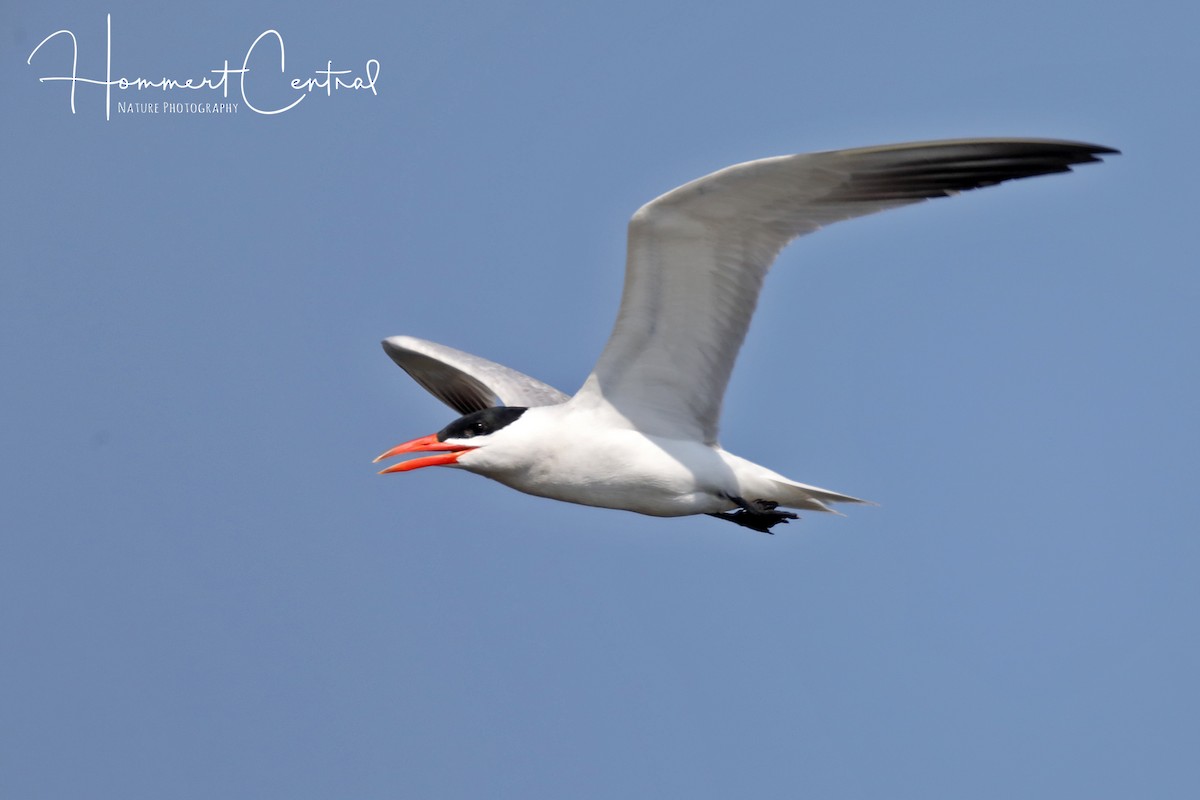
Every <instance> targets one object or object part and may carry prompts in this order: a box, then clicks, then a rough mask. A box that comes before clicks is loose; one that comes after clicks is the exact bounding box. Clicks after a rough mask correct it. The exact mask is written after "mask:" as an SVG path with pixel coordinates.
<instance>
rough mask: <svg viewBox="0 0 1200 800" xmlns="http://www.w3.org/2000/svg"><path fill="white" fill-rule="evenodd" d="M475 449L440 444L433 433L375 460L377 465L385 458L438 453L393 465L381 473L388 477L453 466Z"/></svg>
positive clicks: (401, 445)
mask: <svg viewBox="0 0 1200 800" xmlns="http://www.w3.org/2000/svg"><path fill="white" fill-rule="evenodd" d="M475 449H476V448H474V447H467V446H466V445H461V444H446V443H445V442H439V441H438V438H437V434H436V433H431V434H429V435H428V436H422V437H421V438H420V439H413V440H412V441H411V442H405V443H404V444H398V445H396V446H395V447H393V448H392V449H391V450H388V451H387V452H386V453H384V454H383V455H381V456H380V457H379V458H377V459H375V463H379V462H380V461H383V460H384V459H385V458H391V457H393V456H399V455H403V454H405V453H438V455H436V456H426V457H425V458H414V459H412V460H410V461H401V462H400V463H399V464H392V465H391V466H390V467H388V468H387V469H383V470H380V471H379V474H380V475H386V474H387V473H389V472H408V471H409V470H413V469H420V468H421V467H444V466H446V465H448V464H453V463H454V462H456V461H458V459H459V456H461V455H462V454H463V453H465V452H468V451H470V450H475Z"/></svg>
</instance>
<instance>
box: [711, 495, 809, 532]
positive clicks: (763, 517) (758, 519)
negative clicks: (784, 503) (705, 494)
mask: <svg viewBox="0 0 1200 800" xmlns="http://www.w3.org/2000/svg"><path fill="white" fill-rule="evenodd" d="M729 499H730V500H732V501H733V502H735V503H737V504H738V506H739V508H738V510H737V511H720V512H717V513H715V514H709V516H710V517H716V518H717V519H725V520H729V521H730V522H732V523H734V524H737V525H741V526H742V527H744V528H749V529H750V530H754V531H758V532H759V533H771V528H772V526H775V525H778V524H779V523H781V522H787V521H788V520H790V519H800V515H799V514H793V513H792V512H791V511H776V510H775V509H777V508H778V507H779V503H776V502H775V501H774V500H755V501H754V502H747V501H746V500H744V499H742V498H741V497H730V498H729Z"/></svg>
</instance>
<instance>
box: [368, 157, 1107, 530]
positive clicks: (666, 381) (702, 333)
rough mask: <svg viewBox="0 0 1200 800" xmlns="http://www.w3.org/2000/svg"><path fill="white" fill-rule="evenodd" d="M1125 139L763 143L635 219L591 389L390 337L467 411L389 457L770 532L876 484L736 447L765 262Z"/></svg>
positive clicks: (391, 345)
mask: <svg viewBox="0 0 1200 800" xmlns="http://www.w3.org/2000/svg"><path fill="white" fill-rule="evenodd" d="M1117 152H1118V151H1117V150H1113V149H1112V148H1108V147H1101V146H1099V145H1094V144H1085V143H1083V142H1071V141H1061V140H1053V139H1024V138H987V139H956V140H945V141H933V142H914V143H907V144H894V145H885V146H882V147H863V148H854V149H848V150H834V151H827V152H819V153H805V154H800V155H790V156H779V157H776V158H764V159H760V160H757V161H749V162H746V163H743V164H736V165H734V166H731V167H727V168H725V169H722V170H719V171H717V172H714V173H712V174H710V175H707V176H705V177H703V178H699V179H697V180H694V181H692V182H690V183H687V184H684V185H683V186H680V187H679V188H677V189H673V190H671V191H669V192H667V193H666V194H664V195H662V196H661V197H658V198H656V199H654V200H652V201H650V202H649V203H647V204H646V205H644V206H642V208H640V209H639V210H638V211H637V213H635V214H634V215H633V218H632V219H631V220H630V223H629V233H628V251H627V260H626V267H625V287H624V292H623V294H622V297H621V307H620V311H619V312H618V314H617V321H616V325H615V326H614V328H613V332H612V335H611V336H610V338H609V340H608V343H607V345H606V346H605V348H604V351H603V352H602V353H601V355H600V359H599V361H598V362H597V363H596V366H595V368H594V369H593V370H592V372H591V374H590V375H588V377H587V379H586V380H585V381H584V383H583V386H582V387H581V388H580V389H579V391H577V392H576V393H575V394H574V395H572V396H568V395H566V394H564V393H563V392H560V391H559V390H557V389H555V388H553V387H552V386H549V385H547V384H545V383H542V382H541V381H539V380H536V379H535V378H531V377H529V376H528V375H524V374H522V373H520V372H517V371H516V370H513V369H510V368H508V367H505V366H502V365H500V364H497V363H495V362H492V361H488V360H487V359H484V358H480V357H479V356H475V355H471V354H469V353H465V352H462V351H461V350H456V349H454V348H451V347H447V346H445V345H440V344H435V343H433V342H428V341H425V340H422V339H417V338H414V337H411V336H393V337H391V338H388V339H385V340H384V342H383V347H384V350H385V351H386V352H387V354H388V355H389V356H390V357H391V358H392V360H393V361H395V362H396V363H397V364H398V365H399V366H400V367H402V368H403V369H404V370H405V371H406V372H408V374H409V375H410V376H412V378H413V379H415V380H416V382H417V383H419V384H420V385H421V386H423V387H424V388H425V389H427V390H428V391H429V392H430V393H432V394H433V395H434V396H435V397H437V398H438V399H440V400H442V401H443V402H444V403H446V404H447V405H449V406H450V407H452V408H453V409H454V410H455V411H457V412H458V413H459V414H461V415H463V416H461V417H459V418H458V419H456V420H454V421H453V422H451V423H450V424H449V425H447V426H446V427H445V428H443V429H442V430H440V431H438V432H437V433H433V434H430V435H428V436H423V437H421V438H418V439H413V440H412V441H409V442H405V443H404V444H401V445H398V446H396V447H393V448H392V449H391V450H388V451H387V452H386V453H384V454H383V455H381V456H379V458H377V459H375V460H376V462H378V461H381V460H383V459H388V458H393V457H395V456H399V455H404V454H408V453H431V454H433V455H426V456H422V457H418V458H415V459H411V460H407V461H401V462H398V463H396V464H394V465H392V466H389V467H387V468H386V469H384V470H382V472H381V474H383V473H392V472H407V471H410V470H416V469H421V468H423V467H432V466H441V467H454V468H457V469H464V470H467V471H468V472H474V473H476V474H479V475H483V476H485V477H488V478H491V479H493V480H496V481H499V482H500V483H502V484H504V485H506V486H509V487H511V488H513V489H517V490H518V491H521V492H525V493H527V494H531V495H537V496H540V497H548V498H552V499H555V500H563V501H566V502H569V503H579V504H582V505H588V506H598V507H602V508H613V509H624V510H626V511H634V512H637V513H639V514H648V515H652V516H659V517H674V516H685V515H691V514H708V515H710V516H714V517H717V518H719V519H723V520H728V521H730V522H734V523H736V524H738V525H742V526H745V527H747V528H750V529H752V530H755V531H762V532H765V533H770V532H771V528H772V527H773V526H774V525H776V524H778V523H781V522H787V521H788V520H791V519H796V518H797V517H798V515H797V514H796V513H794V512H793V511H790V510H788V509H796V510H801V511H803V510H810V511H833V509H832V508H831V507H830V504H833V503H862V502H865V501H863V500H860V499H858V498H856V497H851V496H850V495H846V494H841V493H839V492H834V491H830V490H828V489H821V488H819V487H816V486H810V485H808V484H804V483H799V482H797V481H794V480H791V479H789V478H785V477H783V476H782V475H780V474H778V473H776V472H773V471H772V470H769V469H767V468H766V467H763V466H759V465H758V464H755V463H753V462H750V461H748V460H746V459H744V458H740V457H738V456H736V455H734V454H732V453H730V452H728V451H726V450H725V449H723V448H722V447H721V445H720V444H719V443H718V441H717V427H718V421H719V418H720V413H721V403H722V399H723V397H724V395H725V387H726V385H727V384H728V382H729V375H730V372H731V371H732V369H733V364H734V361H735V359H736V358H737V354H738V350H739V349H740V348H741V346H742V340H743V339H744V338H745V336H746V331H747V329H748V328H749V326H750V318H751V316H752V315H753V313H754V308H755V305H756V304H757V302H758V296H759V293H760V290H761V289H762V284H763V279H764V277H765V276H766V274H767V270H768V269H769V268H770V266H771V264H772V262H774V260H775V258H776V256H777V255H778V254H779V252H780V251H781V250H782V249H783V248H784V246H785V245H787V244H788V243H789V242H790V241H791V240H792V239H794V238H796V237H798V236H802V235H804V234H807V233H812V232H813V231H815V230H817V229H818V228H821V227H823V226H825V225H829V224H831V223H834V222H839V221H841V220H846V219H852V218H854V217H861V216H864V215H866V214H873V213H875V212H877V211H884V210H887V209H889V208H898V207H900V206H905V205H909V204H912V203H918V202H921V201H923V200H927V199H930V198H935V197H946V196H950V195H953V194H957V193H959V192H962V191H966V190H969V189H977V188H980V187H984V186H992V185H995V184H998V183H1002V182H1004V181H1008V180H1015V179H1018V178H1028V177H1032V176H1035V175H1044V174H1048V173H1055V172H1070V171H1071V167H1072V166H1073V165H1076V164H1085V163H1088V162H1096V161H1100V160H1101V158H1100V156H1102V155H1107V154H1116V153H1117Z"/></svg>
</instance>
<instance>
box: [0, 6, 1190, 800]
mask: <svg viewBox="0 0 1200 800" xmlns="http://www.w3.org/2000/svg"><path fill="white" fill-rule="evenodd" d="M21 5H22V7H21V8H13V7H12V6H13V4H9V6H8V7H7V8H6V9H5V10H4V11H3V12H0V20H2V21H3V29H2V31H0V34H2V36H0V41H2V42H3V43H2V45H0V47H2V50H0V52H2V53H3V56H4V58H3V62H2V63H3V77H2V78H0V104H2V105H3V108H4V111H5V124H4V126H3V128H4V134H3V136H4V142H5V145H6V146H5V151H6V152H7V153H8V156H9V157H8V159H7V160H6V164H7V165H6V169H5V179H4V180H3V181H2V182H0V192H2V193H3V199H4V208H5V209H6V213H5V214H4V215H3V218H2V221H0V231H2V232H3V241H4V242H5V248H6V251H7V257H6V258H4V260H3V261H4V266H3V268H2V269H0V357H2V362H0V363H2V365H3V371H4V375H5V378H6V380H5V381H4V385H5V390H4V397H5V408H6V413H5V415H4V416H5V419H6V424H4V425H3V426H0V437H2V438H0V446H2V447H3V452H4V453H5V455H6V457H5V458H4V459H3V460H0V483H2V485H3V486H4V487H5V495H6V499H5V500H4V502H3V506H2V507H3V512H2V513H3V517H4V524H3V528H4V531H5V532H4V534H3V536H2V537H0V543H2V547H3V553H2V554H0V641H3V642H4V645H5V655H4V657H3V658H2V659H0V685H2V686H3V687H4V694H3V701H2V712H0V713H2V715H3V717H4V720H5V724H4V725H3V726H0V794H2V795H3V796H5V797H13V798H30V799H32V798H65V797H72V798H83V797H87V798H122V799H123V800H130V799H131V798H156V800H160V799H161V798H205V799H206V800H208V799H211V798H215V797H222V798H241V797H246V798H251V797H288V798H293V799H297V798H348V797H354V798H383V797H387V798H395V797H404V798H409V797H411V798H479V797H525V798H561V797H572V798H610V797H648V796H669V797H695V798H707V797H712V798H718V797H734V796H753V797H762V798H773V797H779V798H794V797H803V796H808V797H822V798H875V797H893V798H906V797H912V798H961V797H973V798H1011V797H1018V796H1019V797H1047V798H1049V797H1054V798H1058V797H1063V796H1071V797H1090V798H1127V797H1132V796H1144V797H1156V798H1183V797H1190V796H1192V792H1194V790H1195V786H1196V784H1197V778H1198V776H1197V766H1196V760H1195V753H1196V750H1197V745H1198V744H1200V730H1198V723H1197V722H1196V720H1197V719H1198V718H1200V702H1198V700H1200V698H1198V692H1197V687H1196V675H1197V674H1200V643H1198V642H1197V635H1196V618H1197V611H1198V610H1200V602H1198V601H1200V582H1198V581H1197V580H1196V575H1197V569H1198V567H1200V538H1198V537H1197V536H1196V532H1197V526H1196V522H1195V514H1194V510H1193V508H1192V502H1191V494H1192V491H1193V489H1194V486H1195V484H1196V482H1197V478H1200V475H1198V470H1197V455H1196V453H1197V452H1198V447H1200V441H1198V438H1200V437H1198V435H1197V424H1196V408H1197V399H1196V394H1197V386H1198V383H1200V373H1198V371H1197V359H1196V346H1197V333H1198V331H1197V322H1196V319H1197V316H1196V309H1197V307H1198V303H1200V277H1198V272H1197V269H1196V265H1197V262H1198V259H1197V254H1196V252H1195V251H1196V248H1195V245H1194V241H1195V236H1194V228H1195V211H1196V202H1195V191H1194V187H1195V186H1196V185H1197V180H1198V179H1200V175H1198V174H1197V166H1196V163H1195V159H1194V158H1193V157H1192V156H1191V155H1190V150H1191V148H1192V146H1193V144H1194V142H1195V140H1196V133H1197V130H1198V129H1200V117H1198V115H1197V105H1196V103H1195V98H1196V86H1195V81H1196V78H1197V76H1198V75H1200V54H1198V52H1197V49H1196V47H1195V42H1194V32H1195V31H1196V30H1197V29H1198V28H1200V18H1198V17H1200V12H1197V11H1196V10H1195V8H1192V7H1188V6H1185V5H1182V4H1179V3H1162V2H1149V3H1141V4H1120V3H1100V4H1096V3H1086V4H1085V3H1081V2H1062V3H1055V4H1051V5H1049V6H1047V5H1045V4H1043V3H1035V2H1023V1H1022V0H1017V2H1010V3H1006V4H1005V5H1004V6H1003V8H1002V9H1001V8H1000V7H994V8H993V7H988V8H987V9H984V8H983V7H980V6H972V5H970V4H960V3H933V2H926V3H909V4H883V3H867V4H863V3H854V2H850V3H840V4H824V5H822V6H820V7H816V6H813V4H797V3H792V2H779V3H765V2H753V1H751V2H740V3H737V4H733V5H732V7H730V8H726V9H712V8H703V7H701V6H699V5H690V4H673V3H649V4H640V3H639V4H635V3H613V2H607V3H604V4H590V5H577V6H576V5H569V4H562V3H541V4H529V3H526V4H505V5H501V4H483V3H441V4H436V5H419V6H418V5H413V4H405V3H401V4H390V3H379V4H354V3H349V4H341V5H337V6H326V5H319V4H306V5H304V6H303V7H296V4H269V3H258V2H253V1H252V2H249V3H230V2H223V1H222V2H217V3H214V4H209V5H207V6H205V7H204V9H203V10H202V11H200V10H198V9H190V10H186V11H185V10H172V9H169V8H167V7H164V6H162V5H161V4H138V3H131V2H121V1H120V0H115V1H114V2H112V3H110V4H108V5H97V4H85V3H72V2H55V1H53V0H52V1H51V2H46V3H40V4H36V8H34V4H28V3H27V4H21ZM106 13H111V15H112V28H113V47H112V65H113V76H114V78H115V77H127V78H130V79H133V78H137V77H142V78H146V79H149V80H157V79H161V78H163V77H169V78H173V79H178V80H181V81H182V80H183V79H186V78H189V77H196V78H198V77H202V76H204V75H206V74H210V73H209V70H212V69H219V68H221V67H222V66H223V64H224V62H226V61H228V62H229V63H230V67H231V68H237V67H239V66H240V64H241V62H242V60H243V58H244V57H245V54H246V52H247V49H248V48H249V46H250V44H251V42H253V41H254V40H255V38H256V37H258V36H259V34H261V33H263V32H264V31H267V30H277V31H278V32H279V34H280V36H281V37H282V39H283V41H284V42H285V48H286V51H285V52H286V65H285V68H284V70H283V73H284V74H279V73H277V72H275V69H276V68H277V66H278V65H277V63H276V62H275V61H274V57H275V55H273V52H272V51H271V50H270V49H269V47H268V46H269V45H271V44H272V41H273V40H268V41H267V42H266V44H265V45H263V49H262V50H259V51H256V52H255V53H254V54H253V55H254V60H253V61H252V64H251V65H252V67H253V69H252V73H251V77H249V78H248V81H250V83H249V87H250V89H249V90H250V91H251V92H252V93H253V98H254V100H257V101H258V102H261V103H262V107H263V108H268V107H271V104H278V105H276V106H274V107H280V106H282V104H285V103H286V102H290V101H291V99H294V98H295V97H296V96H297V94H296V93H295V92H293V91H292V90H291V89H290V88H288V86H287V85H286V83H285V82H284V81H285V79H290V78H292V77H296V78H300V79H307V78H312V77H316V75H315V72H314V71H315V70H321V69H326V68H327V64H330V63H332V67H331V68H332V69H347V70H351V71H352V73H351V74H352V75H355V76H359V75H365V71H366V69H367V63H368V62H369V61H371V60H375V61H377V62H378V64H379V74H378V79H377V81H376V85H375V92H374V93H373V92H371V91H369V90H358V91H352V90H342V91H339V92H337V93H334V94H333V95H332V96H326V95H324V94H321V93H314V94H312V95H311V96H308V97H307V98H306V99H305V100H303V101H302V102H301V103H300V104H299V105H297V106H296V107H295V108H293V109H291V110H289V111H287V112H285V113H281V114H276V115H262V114H255V113H253V112H251V111H249V110H248V109H247V108H245V107H244V105H243V106H241V107H240V108H239V110H238V112H237V113H233V114H223V115H214V114H198V113H172V114H168V113H162V112H160V113H157V114H155V113H118V111H117V108H116V105H115V104H116V102H117V101H118V99H124V100H137V101H138V102H168V101H169V102H194V101H196V100H200V101H204V102H216V101H222V102H225V101H226V100H225V99H224V98H220V97H218V96H217V95H218V94H219V93H217V92H213V91H211V90H204V91H202V92H192V93H190V94H189V93H188V92H187V91H186V90H182V89H175V90H172V91H168V92H162V91H161V90H149V89H148V90H143V91H142V92H140V93H138V92H134V91H132V90H131V91H129V92H126V93H124V98H117V97H114V98H113V106H112V108H111V119H108V120H106V119H105V102H104V92H103V89H102V88H98V87H95V86H90V85H80V86H78V88H77V95H76V111H75V113H72V112H71V108H70V103H69V90H68V85H67V84H66V83H63V82H58V83H43V82H39V81H38V78H40V77H44V76H47V75H59V76H61V75H63V74H66V73H64V70H69V66H70V46H69V42H68V40H67V38H66V37H65V36H60V37H57V38H56V39H54V40H52V41H51V42H48V43H47V44H46V45H45V46H44V47H43V48H42V49H41V50H40V51H39V52H38V54H37V56H36V57H35V58H34V59H33V63H32V64H27V63H26V60H27V59H28V58H29V56H30V53H31V52H32V51H33V49H34V48H35V47H36V46H37V45H38V43H39V42H40V41H41V40H42V39H43V38H44V37H46V36H48V35H49V34H51V33H53V32H54V31H56V30H60V29H68V30H71V31H72V32H74V33H75V35H76V37H77V40H78V43H79V75H80V76H81V77H85V76H88V77H96V78H100V77H103V74H104V69H105V46H104V42H105V15H106ZM275 54H277V52H276V53H275ZM115 94H121V93H120V92H115ZM237 95H238V92H237V91H236V88H235V91H234V92H233V93H231V97H230V98H229V99H228V101H237V100H239V98H238V96H237ZM983 135H1028V136H1046V137H1057V138H1073V139H1082V140H1085V141H1091V142H1096V143H1099V144H1103V145H1108V146H1112V147H1117V148H1120V149H1121V150H1122V151H1123V152H1124V154H1123V155H1122V156H1119V157H1115V158H1112V159H1110V160H1109V161H1108V162H1107V163H1105V164H1103V165H1092V166H1087V167H1084V168H1081V169H1080V170H1079V171H1078V172H1077V173H1075V174H1072V175H1068V176H1053V177H1048V178H1040V179H1035V180H1029V181H1023V182H1020V183H1018V184H1012V185H1007V186H1004V187H1000V188H997V189H991V190H988V191H984V192H976V193H971V194H969V195H964V196H962V197H958V198H954V199H951V200H945V201H939V202H935V203H928V204H923V205H921V206H918V207H914V208H907V209H902V210H899V211H895V212H890V213H888V214H885V215H881V216H877V217H873V218H870V219H865V220H859V221H855V222H852V223H848V224H845V225H840V226H834V227H832V228H830V229H828V230H826V231H822V232H820V233H818V234H816V235H814V236H812V237H809V238H806V239H804V240H801V241H800V242H799V243H797V244H795V245H793V246H792V248H790V249H789V250H787V251H785V253H784V255H783V257H782V258H781V259H780V261H779V262H778V264H777V266H776V269H775V270H774V272H773V273H772V274H771V276H770V277H769V279H768V281H767V286H766V291H765V293H764V296H763V300H762V302H761V304H760V309H759V313H758V315H757V317H756V320H755V324H754V326H753V328H752V329H751V333H750V336H749V338H748V340H747V344H746V347H745V349H744V350H743V355H742V358H741V360H740V361H739V364H738V368H737V370H736V371H735V373H734V377H733V382H732V385H731V387H730V391H729V394H728V395H727V398H726V405H725V417H724V424H723V429H722V440H723V443H724V444H725V446H726V447H728V448H729V449H730V450H732V451H734V452H737V453H739V454H741V455H743V456H745V457H747V458H750V459H752V460H755V461H758V462H761V463H764V464H766V465H768V466H770V467H772V468H774V469H777V470H778V471H780V472H783V473H784V474H786V475H789V476H791V477H794V478H796V479H798V480H802V481H806V482H810V483H815V484H817V485H820V486H827V487H829V488H831V489H835V490H839V491H844V492H848V493H850V494H854V495H857V496H861V497H867V498H870V499H872V500H875V501H877V502H878V503H879V506H878V507H867V508H853V509H851V510H850V512H849V514H848V516H846V517H845V518H836V517H829V516H817V515H805V518H804V519H803V520H801V521H799V522H797V523H793V524H791V525H788V526H786V527H783V528H779V529H777V530H778V533H779V535H777V536H771V537H768V536H762V535H757V534H753V533H750V532H747V531H744V530H742V529H739V528H735V527H734V526H732V525H728V524H724V523H721V522H718V521H715V520H711V519H708V518H704V517H698V518H685V519H672V520H662V519H651V518H646V517H639V516H636V515H633V514H626V513H621V512H615V511H605V510H597V509H590V508H584V507H576V506H569V505H564V504H555V503H552V502H550V501H546V500H541V499H537V498H532V497H527V496H524V495H519V494H516V493H513V492H511V491H509V490H507V489H504V488H503V487H501V486H499V485H496V484H492V483H490V482H488V481H486V480H483V479H480V478H478V477H475V476H471V475H467V474H464V473H458V472H453V471H449V470H423V471H420V472H417V473H413V474H408V475H392V476H383V477H379V476H376V475H375V469H376V467H374V466H373V465H372V464H371V463H370V462H371V459H372V458H373V457H374V456H375V455H376V454H378V453H379V452H381V451H382V450H384V449H386V448H388V447H390V446H392V445H394V444H396V443H397V442H400V441H403V440H405V439H409V438H413V437H415V436H418V435H423V434H426V433H429V432H431V431H434V430H437V429H439V428H441V427H442V426H443V425H445V424H446V423H447V422H449V421H450V419H451V418H452V417H453V416H454V415H453V413H452V412H450V411H449V410H448V409H446V408H445V407H443V406H441V405H440V404H439V403H438V402H437V401H436V400H434V399H433V398H431V397H430V396H428V395H426V394H425V393H424V391H423V390H421V389H420V388H419V387H418V386H416V384H414V383H412V382H411V381H410V380H409V379H408V378H407V376H405V375H404V374H403V373H402V372H401V371H400V370H398V369H396V368H395V367H394V366H393V365H392V364H391V362H390V361H389V360H388V359H387V358H386V356H385V355H384V354H383V352H382V351H381V349H380V348H379V345H378V341H379V340H380V339H382V338H383V337H385V336H388V335H393V334H399V333H407V334H412V335H416V336H421V337H424V338H429V339H433V340H435V341H441V342H445V343H447V344H450V345H453V346H456V347H459V348H462V349H465V350H469V351H471V352H476V353H479V354H480V355H483V356H487V357H490V358H493V359H495V360H498V361H501V362H503V363H506V364H509V365H511V366H514V367H516V368H518V369H521V370H523V371H526V372H528V373H530V374H533V375H535V376H537V377H539V378H541V379H543V380H545V381H547V382H549V383H551V384H554V385H556V386H558V387H559V388H562V389H564V390H566V391H573V390H574V389H575V388H577V386H578V385H579V384H580V383H581V382H582V380H583V378H584V376H585V375H586V374H587V372H588V370H589V369H590V366H591V364H592V362H593V360H594V359H595V357H596V356H597V354H598V353H599V351H600V349H601V347H602V346H603V343H604V340H605V339H606V337H607V335H608V333H609V330H610V327H611V324H612V319H613V316H614V314H615V310H616V305H617V301H618V298H619V294H620V288H621V275H622V264H623V258H624V226H625V222H626V220H627V219H628V217H629V215H630V214H631V213H632V212H633V211H634V210H635V209H636V208H637V207H638V206H639V205H641V204H642V203H643V202H645V201H646V200H648V199H650V198H652V197H654V196H656V195H657V194H659V193H661V192H663V191H666V190H668V189H670V188H672V187H674V186H676V185H678V184H680V183H683V182H685V181H687V180H690V179H692V178H695V177H698V176H699V175H702V174H705V173H706V172H709V171H712V170H714V169H717V168H720V167H723V166H726V165H728V164H732V163H736V162H739V161H745V160H749V159H752V158H758V157H764V156H771V155H779V154H784V153H791V152H800V151H806V150H819V149H830V148H838V147H848V146H855V145H868V144H879V143H887V142H894V141H905V140H914V139H931V138H945V137H960V136H983Z"/></svg>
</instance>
